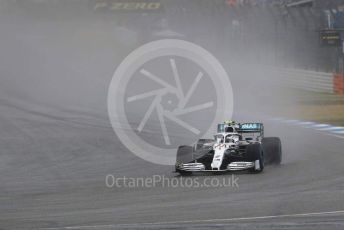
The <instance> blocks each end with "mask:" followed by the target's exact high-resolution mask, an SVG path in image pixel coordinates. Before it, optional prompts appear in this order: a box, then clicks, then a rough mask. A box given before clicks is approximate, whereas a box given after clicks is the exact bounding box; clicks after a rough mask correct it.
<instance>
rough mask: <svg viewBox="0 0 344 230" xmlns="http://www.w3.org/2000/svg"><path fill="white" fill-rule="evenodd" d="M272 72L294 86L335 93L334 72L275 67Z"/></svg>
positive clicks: (283, 81)
mask: <svg viewBox="0 0 344 230" xmlns="http://www.w3.org/2000/svg"><path fill="white" fill-rule="evenodd" d="M272 73H273V75H274V77H276V78H277V79H276V80H277V81H279V82H281V83H282V84H285V85H288V86H290V87H293V88H297V89H303V90H308V91H314V92H321V93H334V80H333V74H332V73H324V72H315V71H309V70H299V69H284V68H273V69H272Z"/></svg>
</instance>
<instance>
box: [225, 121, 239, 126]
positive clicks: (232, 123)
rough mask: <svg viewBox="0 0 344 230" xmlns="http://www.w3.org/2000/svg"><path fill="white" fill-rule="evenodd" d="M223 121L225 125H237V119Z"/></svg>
mask: <svg viewBox="0 0 344 230" xmlns="http://www.w3.org/2000/svg"><path fill="white" fill-rule="evenodd" d="M223 123H224V124H225V125H236V124H237V123H236V122H235V121H232V120H225V121H224V122H223Z"/></svg>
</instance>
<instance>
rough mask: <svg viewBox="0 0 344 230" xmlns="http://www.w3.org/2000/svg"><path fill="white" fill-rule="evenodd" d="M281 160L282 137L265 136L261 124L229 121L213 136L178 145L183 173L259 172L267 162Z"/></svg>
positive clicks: (177, 166)
mask: <svg viewBox="0 0 344 230" xmlns="http://www.w3.org/2000/svg"><path fill="white" fill-rule="evenodd" d="M281 160H282V147H281V140H280V138H278V137H264V126H263V124H262V123H243V124H239V123H236V122H234V121H228V122H224V123H221V124H218V126H217V134H215V135H214V139H200V140H198V141H197V143H196V144H195V145H194V146H185V145H184V146H179V148H178V151H177V159H176V164H175V170H176V172H178V173H179V174H181V175H189V174H192V172H224V171H237V170H249V171H251V172H253V173H260V172H262V171H263V169H264V165H265V164H280V163H281Z"/></svg>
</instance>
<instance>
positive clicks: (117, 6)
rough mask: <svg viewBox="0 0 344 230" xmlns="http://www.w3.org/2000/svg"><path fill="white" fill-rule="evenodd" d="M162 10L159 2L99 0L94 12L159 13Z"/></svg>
mask: <svg viewBox="0 0 344 230" xmlns="http://www.w3.org/2000/svg"><path fill="white" fill-rule="evenodd" d="M161 9H162V4H161V2H159V1H114V0H99V1H96V4H95V6H94V10H110V11H122V12H126V11H127V12H130V11H158V10H161Z"/></svg>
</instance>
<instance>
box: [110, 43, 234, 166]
mask: <svg viewBox="0 0 344 230" xmlns="http://www.w3.org/2000/svg"><path fill="white" fill-rule="evenodd" d="M232 112H233V90H232V86H231V82H230V79H229V77H228V75H227V73H226V71H225V70H224V68H223V67H222V65H221V64H220V63H219V61H218V60H217V59H216V58H215V57H214V56H213V55H212V54H211V53H210V52H208V51H207V50H205V49H204V48H202V47H200V46H198V45H196V44H193V43H191V42H187V41H184V40H177V39H164V40H158V41H153V42H150V43H147V44H145V45H143V46H141V47H139V48H137V49H136V50H134V51H133V52H131V53H130V54H129V55H128V56H127V57H126V58H125V59H124V60H123V61H122V63H121V64H120V65H119V66H118V68H117V69H116V71H115V73H114V75H113V78H112V81H111V83H110V87H109V92H108V113H109V118H110V121H111V124H112V127H113V129H114V131H115V133H116V134H117V136H118V138H119V139H120V141H121V142H122V143H123V144H124V145H125V146H126V147H127V148H128V149H129V150H130V151H131V152H132V153H134V154H135V155H137V156H139V157H141V158H142V159H144V160H147V161H150V162H152V163H156V164H162V165H174V163H175V159H176V152H177V148H178V146H179V145H185V144H190V143H193V142H195V141H197V140H198V139H199V138H210V137H212V135H213V134H214V132H215V131H216V124H217V123H218V122H221V121H223V120H224V119H230V118H231V117H232Z"/></svg>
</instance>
